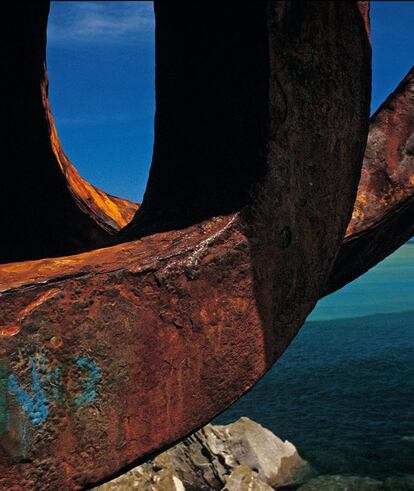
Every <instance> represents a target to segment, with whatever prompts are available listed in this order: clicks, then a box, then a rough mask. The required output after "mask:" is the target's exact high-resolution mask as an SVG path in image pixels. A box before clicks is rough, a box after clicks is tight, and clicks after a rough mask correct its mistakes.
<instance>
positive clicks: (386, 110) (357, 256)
mask: <svg viewBox="0 0 414 491" xmlns="http://www.w3.org/2000/svg"><path fill="white" fill-rule="evenodd" d="M413 234H414V67H413V68H411V70H410V71H409V72H408V74H407V75H406V76H405V77H404V79H403V80H402V81H401V83H400V84H399V85H398V87H397V88H396V89H395V91H394V92H393V93H392V94H390V96H389V97H388V98H387V99H386V100H385V101H384V103H383V104H382V105H381V106H380V107H379V108H378V110H377V111H376V112H375V114H374V115H373V116H372V118H371V123H370V129H369V134H368V142H367V148H366V151H365V156H364V161H363V165H362V172H361V180H360V183H359V186H358V194H357V199H356V201H355V206H354V211H353V213H352V218H351V221H350V223H349V225H348V229H347V232H346V236H345V239H344V242H343V244H342V247H341V249H340V251H339V254H338V258H337V260H336V263H335V265H334V268H333V270H332V274H331V276H330V278H329V281H328V283H327V286H326V290H325V293H331V292H332V291H335V290H337V289H338V288H341V287H342V286H344V285H345V284H347V283H349V282H350V281H352V280H354V279H355V278H357V277H358V276H360V275H361V274H363V273H365V272H366V271H367V270H368V269H369V268H371V267H372V266H374V265H375V264H377V263H378V262H379V261H381V260H382V259H384V258H385V257H387V256H388V255H389V254H391V253H392V252H393V251H395V250H396V249H397V248H398V247H399V246H401V245H402V244H404V242H406V241H407V240H408V239H409V238H410V237H412V236H413Z"/></svg>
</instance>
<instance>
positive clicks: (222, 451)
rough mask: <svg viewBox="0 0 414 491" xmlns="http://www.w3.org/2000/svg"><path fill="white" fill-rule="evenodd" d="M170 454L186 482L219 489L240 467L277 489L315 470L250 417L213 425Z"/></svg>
mask: <svg viewBox="0 0 414 491" xmlns="http://www.w3.org/2000/svg"><path fill="white" fill-rule="evenodd" d="M167 453H168V454H169V455H170V456H171V458H172V461H173V463H174V467H175V469H176V471H177V474H178V475H179V476H180V477H181V479H182V480H183V481H186V482H189V483H192V484H196V485H206V486H210V487H212V488H215V489H221V488H222V486H223V485H224V484H226V482H227V480H228V479H229V476H230V475H231V474H232V473H233V471H235V469H237V468H238V467H239V466H243V467H248V468H250V469H251V470H252V471H254V472H255V473H257V475H258V478H259V479H260V480H262V481H263V482H264V483H267V484H268V485H270V486H272V487H275V488H277V487H280V486H287V485H292V484H298V483H300V482H303V481H304V479H305V478H306V477H309V476H310V474H311V472H312V471H311V467H310V466H309V464H308V463H307V462H306V461H304V460H303V459H302V458H301V457H300V456H299V454H298V452H297V450H296V448H295V447H294V445H292V444H291V443H290V442H288V441H285V442H283V441H282V440H280V439H279V438H278V437H277V436H276V435H274V434H273V433H272V432H271V431H269V430H267V429H266V428H263V426H261V425H260V424H258V423H256V422H254V421H252V420H250V419H249V418H240V419H239V420H238V421H236V422H235V423H232V424H229V425H225V426H215V425H211V424H209V425H207V426H205V427H204V428H202V429H201V430H200V431H198V432H197V433H195V434H194V435H192V436H190V437H189V438H187V439H186V440H184V441H183V442H181V443H180V444H178V445H176V446H175V447H174V448H172V449H170V450H169V451H168V452H167ZM239 472H241V471H239ZM237 476H239V474H236V477H234V478H233V481H234V480H235V479H236V478H237Z"/></svg>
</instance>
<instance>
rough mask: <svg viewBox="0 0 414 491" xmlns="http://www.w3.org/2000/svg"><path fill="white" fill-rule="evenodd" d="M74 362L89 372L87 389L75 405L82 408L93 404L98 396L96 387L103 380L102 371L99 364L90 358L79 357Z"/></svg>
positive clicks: (77, 398) (76, 400)
mask: <svg viewBox="0 0 414 491" xmlns="http://www.w3.org/2000/svg"><path fill="white" fill-rule="evenodd" d="M74 362H75V364H76V365H77V366H78V367H79V368H86V369H88V370H89V377H88V379H87V381H86V387H85V389H84V391H83V394H82V395H81V396H79V397H76V399H75V404H76V405H77V406H82V405H84V404H88V403H90V402H92V401H93V400H94V399H95V397H96V396H97V392H96V390H95V386H96V384H98V383H99V382H100V380H101V371H100V369H99V367H98V366H97V364H96V363H95V362H94V361H93V360H91V359H90V358H86V357H84V356H78V357H77V358H75V359H74Z"/></svg>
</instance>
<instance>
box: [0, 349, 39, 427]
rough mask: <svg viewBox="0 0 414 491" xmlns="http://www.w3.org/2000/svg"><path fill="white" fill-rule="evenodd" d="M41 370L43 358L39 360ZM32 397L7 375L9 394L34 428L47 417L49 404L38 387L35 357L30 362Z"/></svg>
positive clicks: (12, 375)
mask: <svg viewBox="0 0 414 491" xmlns="http://www.w3.org/2000/svg"><path fill="white" fill-rule="evenodd" d="M40 362H41V370H42V371H44V370H45V366H44V356H43V358H42V357H41V358H40ZM32 379H33V397H30V395H29V393H28V392H27V391H26V390H25V389H23V388H22V387H20V386H19V385H18V383H17V379H16V377H15V375H14V374H11V375H9V384H8V386H9V392H11V393H12V394H15V396H16V401H17V402H18V403H19V404H20V406H21V407H22V408H23V409H24V410H25V411H26V412H27V414H28V415H29V416H30V419H31V420H32V422H33V424H34V425H36V426H40V425H42V424H43V423H44V422H45V421H46V420H47V418H48V415H49V403H48V401H47V399H46V394H45V391H44V390H43V388H42V386H41V385H40V380H39V373H38V371H37V363H36V357H34V358H33V361H32Z"/></svg>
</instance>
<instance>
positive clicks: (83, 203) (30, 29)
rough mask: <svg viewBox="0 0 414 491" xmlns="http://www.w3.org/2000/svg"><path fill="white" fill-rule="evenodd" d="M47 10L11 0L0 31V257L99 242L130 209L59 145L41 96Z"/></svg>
mask: <svg viewBox="0 0 414 491" xmlns="http://www.w3.org/2000/svg"><path fill="white" fill-rule="evenodd" d="M48 12H49V2H47V1H37V2H29V3H25V4H23V3H19V2H14V3H13V4H10V5H9V7H8V11H7V19H6V18H5V20H4V23H3V28H2V31H1V35H2V43H1V46H2V60H3V64H4V67H5V69H4V70H3V73H2V77H1V87H2V94H3V96H2V105H1V107H2V115H3V118H4V120H5V122H6V124H5V125H3V126H4V128H3V130H2V141H1V149H2V178H1V180H0V208H1V210H2V213H1V215H0V230H1V232H2V236H3V240H2V242H1V244H0V262H10V261H21V260H27V259H37V258H41V257H51V256H61V255H65V254H73V253H77V252H82V251H85V250H90V249H93V248H96V247H101V246H102V245H103V244H105V243H106V241H107V240H108V239H109V238H110V237H111V235H113V234H114V233H115V232H117V231H118V230H119V228H121V227H123V226H124V225H125V224H126V223H127V222H128V221H129V220H130V219H131V218H132V216H133V215H134V213H135V211H136V208H137V205H135V204H134V203H131V202H129V201H127V200H122V199H120V198H115V197H112V196H109V195H108V194H107V193H105V192H103V191H101V190H99V189H96V188H95V187H94V186H92V185H90V184H89V183H87V182H86V181H85V180H84V179H82V178H81V177H80V176H79V174H78V173H77V171H76V169H75V168H74V167H73V165H72V164H71V163H70V161H69V160H68V158H67V157H66V155H65V154H64V152H63V150H62V147H61V144H60V141H59V138H58V136H57V132H56V128H55V126H54V123H53V118H52V116H51V112H50V106H49V100H48V96H47V89H48V79H47V73H46V68H45V62H46V24H47V17H48ZM28 238H30V240H28Z"/></svg>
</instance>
